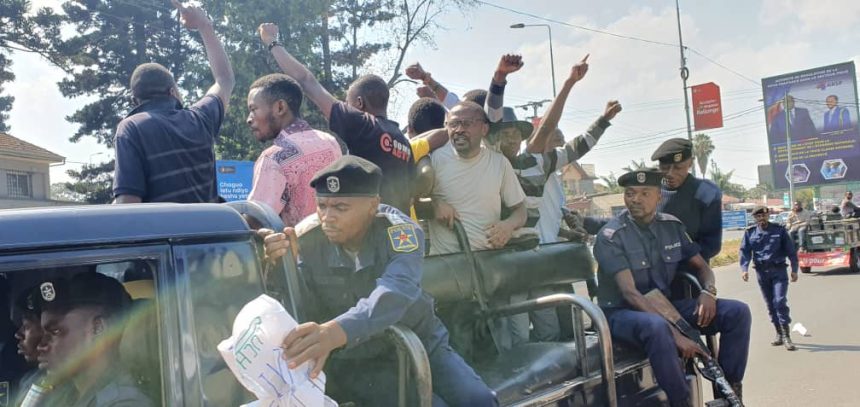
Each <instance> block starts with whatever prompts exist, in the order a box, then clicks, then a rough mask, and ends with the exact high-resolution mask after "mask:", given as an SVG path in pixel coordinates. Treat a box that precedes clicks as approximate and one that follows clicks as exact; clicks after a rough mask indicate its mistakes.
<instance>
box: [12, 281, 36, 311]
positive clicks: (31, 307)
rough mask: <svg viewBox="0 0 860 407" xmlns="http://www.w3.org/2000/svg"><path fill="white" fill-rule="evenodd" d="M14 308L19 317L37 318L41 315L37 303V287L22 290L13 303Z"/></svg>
mask: <svg viewBox="0 0 860 407" xmlns="http://www.w3.org/2000/svg"><path fill="white" fill-rule="evenodd" d="M15 308H16V309H17V311H18V312H20V314H21V315H25V316H38V315H39V314H41V313H42V310H41V302H40V301H39V290H38V289H37V287H30V288H28V289H26V290H24V291H23V292H22V293H21V294H20V295H19V296H18V299H17V300H16V301H15Z"/></svg>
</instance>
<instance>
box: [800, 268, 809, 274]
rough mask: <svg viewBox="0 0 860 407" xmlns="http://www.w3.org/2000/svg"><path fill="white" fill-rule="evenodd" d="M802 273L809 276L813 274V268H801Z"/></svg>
mask: <svg viewBox="0 0 860 407" xmlns="http://www.w3.org/2000/svg"><path fill="white" fill-rule="evenodd" d="M800 272H801V273H804V274H809V273H811V272H812V267H801V268H800Z"/></svg>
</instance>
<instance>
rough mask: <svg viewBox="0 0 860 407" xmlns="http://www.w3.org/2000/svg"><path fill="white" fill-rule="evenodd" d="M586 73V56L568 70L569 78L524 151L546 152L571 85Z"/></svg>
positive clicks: (530, 137)
mask: <svg viewBox="0 0 860 407" xmlns="http://www.w3.org/2000/svg"><path fill="white" fill-rule="evenodd" d="M587 72H588V55H586V56H585V58H582V61H579V63H577V64H576V65H574V66H573V68H571V69H570V76H568V77H567V79H566V80H565V81H564V85H562V87H561V91H560V92H558V95H557V96H556V97H555V99H554V100H553V101H552V104H550V105H549V109H548V110H547V112H546V114H544V116H543V118H541V121H540V124H539V125H538V127H537V129H535V131H534V132H533V133H532V134H531V136H529V140H528V143H527V144H526V151H528V152H529V153H542V152H544V150H546V144H547V141H549V138H550V135H552V133H553V132H554V131H555V129H557V128H558V121H559V119H561V112H563V111H564V104H565V103H567V97H568V95H570V90H571V89H573V85H575V84H576V83H577V82H579V81H581V80H582V78H584V77H585V74H586V73H587Z"/></svg>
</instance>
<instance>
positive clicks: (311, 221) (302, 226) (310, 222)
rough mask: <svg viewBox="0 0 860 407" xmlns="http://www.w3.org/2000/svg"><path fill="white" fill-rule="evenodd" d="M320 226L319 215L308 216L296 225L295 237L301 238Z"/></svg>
mask: <svg viewBox="0 0 860 407" xmlns="http://www.w3.org/2000/svg"><path fill="white" fill-rule="evenodd" d="M320 224H322V222H321V221H320V217H319V215H317V214H315V213H314V214H311V215H309V216H308V217H307V218H304V219H302V221H301V222H299V223H298V224H297V225H296V227H295V229H296V237H302V235H304V234H306V233H308V232H310V231H311V230H314V229H315V228H317V227H318V226H319V225H320Z"/></svg>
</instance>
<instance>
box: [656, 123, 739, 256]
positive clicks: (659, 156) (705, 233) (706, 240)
mask: <svg viewBox="0 0 860 407" xmlns="http://www.w3.org/2000/svg"><path fill="white" fill-rule="evenodd" d="M692 155H693V143H691V142H690V141H689V140H687V139H682V138H673V139H669V140H666V141H665V142H663V144H661V145H660V147H657V150H655V151H654V154H653V155H651V159H652V160H655V161H659V162H660V164H673V163H679V162H682V161H684V160H686V159H688V158H690V157H692ZM662 193H663V200H662V201H661V203H660V206H659V208H658V210H659V211H660V212H663V213H668V214H670V215H673V216H675V217H676V218H678V219H680V220H681V222H683V223H684V226H685V227H686V228H687V233H688V234H689V235H690V238H692V239H693V241H694V242H696V243H697V244H698V245H699V248H700V251H699V254H700V255H701V256H702V258H704V259H705V261H709V260H710V259H711V258H712V257H714V256H716V255H717V254H718V253H719V252H720V247H721V246H722V244H723V212H722V199H723V194H722V192H720V188H719V187H717V185H716V184H714V183H713V182H711V181H710V180H706V179H701V178H696V177H694V176H692V175H687V178H686V179H685V180H684V182H683V183H681V186H679V187H678V189H676V190H669V189H668V188H666V187H665V185H664V186H663V189H662Z"/></svg>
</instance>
